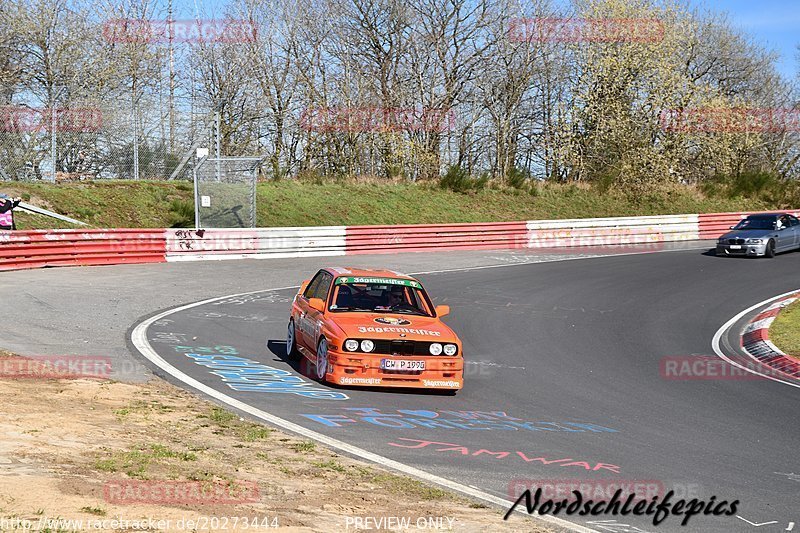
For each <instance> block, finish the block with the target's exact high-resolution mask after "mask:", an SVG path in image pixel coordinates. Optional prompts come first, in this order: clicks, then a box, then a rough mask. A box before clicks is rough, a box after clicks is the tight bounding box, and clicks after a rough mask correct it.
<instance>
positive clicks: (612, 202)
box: [0, 180, 781, 229]
mask: <svg viewBox="0 0 800 533" xmlns="http://www.w3.org/2000/svg"><path fill="white" fill-rule="evenodd" d="M0 192H3V193H6V194H8V195H9V196H21V197H22V198H23V200H25V201H26V202H29V203H31V204H34V205H37V206H40V207H44V208H46V209H51V210H54V211H56V212H58V213H61V214H64V215H67V216H70V217H73V218H76V219H78V220H82V221H84V222H87V223H89V224H91V225H92V226H94V227H104V228H125V227H141V228H163V227H188V226H192V225H193V224H194V216H193V203H192V198H193V196H192V194H193V193H192V185H191V183H187V182H157V181H96V182H80V183H63V184H58V185H53V184H45V183H14V182H11V183H4V184H2V186H0ZM257 196H258V200H257V224H258V226H260V227H279V226H284V227H285V226H325V225H332V226H338V225H361V224H363V225H373V224H422V223H457V222H492V221H511V220H534V219H554V218H589V217H607V216H635V215H666V214H681V213H709V212H725V211H742V210H767V209H777V208H780V207H781V205H778V204H777V203H772V204H770V203H769V202H767V201H763V200H759V199H756V198H753V197H745V196H734V197H731V196H730V195H729V194H728V193H727V192H726V193H724V194H723V193H722V192H717V193H714V192H713V191H712V192H706V193H704V192H702V191H701V190H700V189H698V188H694V187H690V186H676V187H674V188H673V189H670V190H662V191H660V192H654V193H652V194H650V195H647V196H645V197H644V198H638V199H636V200H633V199H631V198H629V197H627V196H626V195H624V194H621V193H619V192H615V191H614V190H609V191H606V192H602V191H600V190H599V189H597V188H595V187H591V186H588V185H587V186H580V185H575V184H570V185H563V184H551V183H539V184H536V185H535V186H531V187H529V188H527V189H525V190H520V189H514V188H510V187H506V188H502V187H497V186H490V187H487V188H484V189H480V190H469V191H465V192H454V191H451V190H448V189H443V188H441V187H439V186H438V184H436V183H418V184H413V183H408V182H402V183H392V182H375V181H372V182H364V181H358V180H350V181H345V180H341V181H336V182H321V183H315V182H309V181H300V180H281V181H273V182H265V183H259V184H258V193H257ZM17 226H18V227H19V228H20V229H39V228H51V227H70V225H69V224H65V223H60V222H58V221H56V220H54V219H50V218H47V217H43V216H40V215H34V214H30V213H26V212H24V211H17Z"/></svg>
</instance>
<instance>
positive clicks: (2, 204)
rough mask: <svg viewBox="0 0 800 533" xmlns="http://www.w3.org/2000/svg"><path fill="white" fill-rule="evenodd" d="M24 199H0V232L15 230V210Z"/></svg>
mask: <svg viewBox="0 0 800 533" xmlns="http://www.w3.org/2000/svg"><path fill="white" fill-rule="evenodd" d="M21 201H22V198H0V230H15V229H17V226H16V224H14V208H15V207H17V206H18V205H19V203H20V202H21Z"/></svg>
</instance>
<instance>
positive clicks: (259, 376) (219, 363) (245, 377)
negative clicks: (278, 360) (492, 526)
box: [184, 353, 349, 400]
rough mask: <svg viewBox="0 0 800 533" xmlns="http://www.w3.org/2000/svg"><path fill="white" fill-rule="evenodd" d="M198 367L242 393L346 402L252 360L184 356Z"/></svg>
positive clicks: (198, 355) (311, 384) (230, 357)
mask: <svg viewBox="0 0 800 533" xmlns="http://www.w3.org/2000/svg"><path fill="white" fill-rule="evenodd" d="M184 355H186V357H189V358H190V359H192V360H194V362H195V363H197V364H198V365H202V366H205V367H208V368H211V369H212V371H211V373H212V374H214V375H217V376H219V377H221V378H222V381H223V382H225V384H226V385H228V387H230V388H231V389H233V390H236V391H243V392H273V393H286V394H296V395H298V396H303V397H304V398H315V399H325V400H347V399H349V397H348V396H347V395H346V394H343V393H341V392H335V391H330V390H325V389H321V388H319V387H315V386H314V385H313V383H310V382H308V381H305V380H304V379H303V378H301V377H299V376H295V375H293V374H292V373H291V372H288V371H286V370H281V369H278V368H273V367H270V366H267V365H263V364H261V363H258V362H257V361H253V360H251V359H245V358H244V357H238V356H235V355H225V354H199V353H185V354H184Z"/></svg>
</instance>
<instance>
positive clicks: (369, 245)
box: [0, 211, 800, 270]
mask: <svg viewBox="0 0 800 533" xmlns="http://www.w3.org/2000/svg"><path fill="white" fill-rule="evenodd" d="M793 213H795V214H800V212H797V211H793ZM746 215H747V213H713V214H704V215H664V216H650V217H617V218H586V219H572V220H531V221H522V222H492V223H475V224H415V225H399V226H322V227H308V228H302V227H290V228H255V229H239V228H234V229H153V230H145V229H110V230H50V231H48V230H38V231H16V232H11V231H0V270H14V269H19V268H38V267H43V266H65V265H98V264H118V263H150V262H164V261H200V260H216V259H246V258H281V257H313V256H342V255H353V254H367V253H369V254H377V253H405V252H424V251H452V250H489V249H495V250H498V249H541V248H551V249H572V250H574V249H576V248H578V247H580V248H584V249H586V250H588V251H591V250H593V249H594V250H596V249H597V248H596V247H597V246H608V247H614V246H621V245H628V244H630V245H642V244H645V245H651V247H652V248H654V249H658V248H659V245H661V244H663V243H665V242H674V241H690V240H698V239H712V238H716V237H718V236H719V235H721V234H722V233H725V232H726V231H728V228H729V226H731V225H732V224H735V223H736V222H737V221H738V220H739V219H741V218H742V217H743V216H746Z"/></svg>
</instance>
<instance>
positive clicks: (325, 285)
mask: <svg viewBox="0 0 800 533" xmlns="http://www.w3.org/2000/svg"><path fill="white" fill-rule="evenodd" d="M331 281H333V276H331V275H330V274H328V273H327V272H323V273H322V279H321V280H320V282H319V285H317V288H316V290H315V291H314V296H313V298H319V299H320V300H322V301H323V302H324V301H325V300H326V299H327V298H328V291H329V290H330V288H331Z"/></svg>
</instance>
